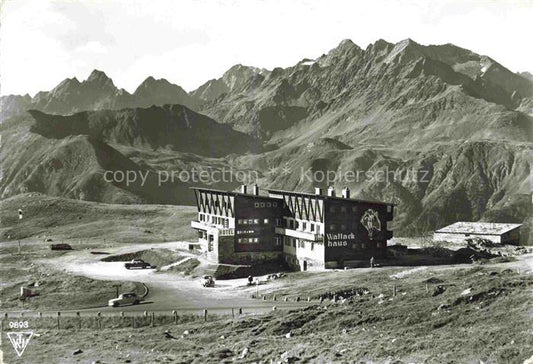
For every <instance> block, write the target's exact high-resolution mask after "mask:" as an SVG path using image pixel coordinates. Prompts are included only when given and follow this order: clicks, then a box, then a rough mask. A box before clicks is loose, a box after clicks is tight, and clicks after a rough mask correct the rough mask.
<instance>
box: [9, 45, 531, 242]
mask: <svg viewBox="0 0 533 364" xmlns="http://www.w3.org/2000/svg"><path fill="white" fill-rule="evenodd" d="M0 106H1V107H2V120H3V122H2V123H1V124H0V132H1V133H2V135H3V143H2V148H1V149H0V155H1V158H2V164H3V165H2V169H3V178H2V180H1V181H0V194H1V196H2V197H7V196H11V195H13V194H17V193H20V192H26V191H39V192H44V193H48V194H53V195H64V196H68V197H71V198H81V199H87V200H94V201H102V202H121V203H132V202H143V203H185V204H190V203H193V201H192V199H191V198H190V196H189V195H190V193H189V192H188V191H187V189H186V188H187V187H189V186H190V185H197V184H198V183H193V182H191V181H173V182H172V183H167V184H165V185H164V187H161V186H159V185H158V184H157V183H156V182H157V181H156V175H157V174H158V173H161V172H162V171H163V172H165V173H170V172H172V171H191V170H206V171H207V170H209V171H213V170H218V171H222V170H230V171H231V173H232V174H233V175H234V174H236V173H238V172H246V173H247V175H254V176H256V178H253V181H255V182H258V183H259V184H260V185H261V186H264V187H272V188H281V189H289V190H307V191H310V190H312V188H313V187H314V186H316V185H320V186H322V187H325V186H326V185H327V184H328V181H326V180H318V179H316V178H315V179H314V180H313V179H310V178H309V177H308V176H310V175H311V176H315V177H316V176H321V175H326V174H327V173H330V174H335V176H336V178H337V179H335V180H332V181H329V182H330V184H333V185H335V187H336V188H338V189H340V188H342V187H344V186H348V187H350V188H351V190H352V191H353V192H352V194H353V195H355V197H361V198H373V199H379V200H385V201H391V202H394V203H396V204H397V205H398V207H397V214H396V216H395V218H394V226H393V229H394V230H396V232H397V234H400V235H402V234H407V235H410V234H420V233H424V232H427V231H431V230H433V229H435V228H439V227H442V226H444V225H446V224H449V223H452V222H455V221H457V220H464V221H477V220H486V221H495V222H498V221H500V222H522V223H524V228H523V229H522V231H523V235H524V239H528V238H529V239H530V241H533V239H531V238H530V236H531V233H532V231H533V230H532V229H531V227H532V225H533V223H532V216H533V214H532V199H531V190H532V186H533V179H532V173H531V170H532V164H533V81H532V76H531V74H529V73H527V72H523V73H520V74H519V73H513V72H511V71H510V70H508V69H507V68H505V67H504V66H503V65H501V64H499V63H498V62H496V61H495V60H493V59H491V58H490V57H487V56H482V55H478V54H476V53H474V52H472V51H469V50H467V49H463V48H460V47H457V46H454V45H452V44H445V45H430V46H423V45H420V44H418V43H416V42H414V41H413V40H410V39H407V40H405V41H402V42H399V43H396V44H393V43H389V42H386V41H384V40H378V41H376V42H375V43H373V44H370V45H369V46H368V47H367V48H366V49H362V48H360V47H358V46H357V45H356V44H354V43H353V42H351V41H350V40H344V41H342V42H341V43H340V44H339V45H338V46H337V47H336V48H334V49H332V50H330V51H329V52H328V53H326V54H323V55H322V56H320V57H318V58H316V59H303V60H301V61H300V62H298V63H297V64H295V65H294V66H291V67H287V68H274V69H272V70H265V69H260V68H255V67H248V66H243V65H236V66H234V67H232V68H230V69H229V70H228V71H227V72H225V73H224V74H223V75H222V76H221V77H220V78H218V79H213V80H209V81H207V82H206V83H205V84H203V85H202V86H200V87H199V88H198V89H196V90H194V91H192V92H190V93H187V92H185V91H184V90H183V89H182V88H181V87H179V86H177V85H173V84H171V83H170V82H168V81H166V80H164V79H161V80H155V79H154V78H152V77H149V78H147V79H146V80H145V81H144V82H143V83H142V84H141V85H139V87H138V88H137V89H136V90H135V92H134V93H133V94H129V93H128V92H126V91H125V90H123V89H118V88H117V87H116V86H115V85H114V83H113V81H112V80H111V79H109V78H108V77H107V76H106V75H105V74H104V73H103V72H101V71H94V72H93V73H91V75H90V76H89V78H88V79H87V80H85V81H82V82H79V81H78V80H77V79H75V78H72V79H67V80H64V81H63V82H61V83H60V84H59V85H58V86H57V87H55V88H54V89H53V90H51V91H49V92H40V93H38V94H37V95H36V96H35V97H33V98H32V97H30V96H28V95H24V96H21V95H10V96H3V97H2V98H1V99H0ZM28 110H31V111H28ZM109 169H112V170H129V169H138V170H143V171H149V172H150V173H149V175H150V176H151V177H150V178H152V179H151V182H150V183H146V184H144V185H140V184H134V185H131V186H125V185H124V184H120V183H111V184H110V183H105V182H103V180H102V174H103V172H104V171H105V170H109ZM252 172H253V173H252ZM353 172H357V173H359V172H361V173H362V175H364V176H365V178H363V179H360V178H359V179H357V180H353V179H347V178H343V176H344V177H345V176H347V175H348V174H350V173H352V174H353ZM380 173H381V175H387V174H388V175H389V176H390V175H393V174H394V173H396V174H395V175H394V178H392V179H391V178H389V179H388V180H382V179H378V178H375V176H377V175H380ZM368 176H374V178H368ZM398 176H400V177H398ZM402 176H403V177H402ZM405 176H410V177H408V178H407V177H405ZM413 176H414V177H413ZM422 177H423V178H422ZM250 181H251V180H250ZM239 183H240V181H239V182H237V181H235V180H231V181H229V182H228V181H222V182H221V181H219V182H205V183H204V184H207V185H211V186H214V187H217V188H235V187H236V186H237V185H238V184H239Z"/></svg>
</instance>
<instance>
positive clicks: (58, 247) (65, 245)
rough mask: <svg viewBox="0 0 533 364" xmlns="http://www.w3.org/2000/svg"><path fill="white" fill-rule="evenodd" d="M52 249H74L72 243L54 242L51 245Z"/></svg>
mask: <svg viewBox="0 0 533 364" xmlns="http://www.w3.org/2000/svg"><path fill="white" fill-rule="evenodd" d="M50 249H52V250H72V247H71V246H70V244H52V245H50Z"/></svg>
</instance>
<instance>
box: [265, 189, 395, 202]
mask: <svg viewBox="0 0 533 364" xmlns="http://www.w3.org/2000/svg"><path fill="white" fill-rule="evenodd" d="M267 191H268V193H269V194H270V193H271V194H274V195H291V196H306V197H314V198H320V199H323V200H325V199H332V200H343V201H352V202H360V203H369V204H376V205H389V206H396V205H395V204H393V203H390V202H383V201H373V200H360V199H355V198H344V197H341V196H328V195H327V194H320V195H317V194H314V193H308V192H295V191H283V190H267Z"/></svg>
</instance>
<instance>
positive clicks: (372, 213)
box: [361, 209, 381, 239]
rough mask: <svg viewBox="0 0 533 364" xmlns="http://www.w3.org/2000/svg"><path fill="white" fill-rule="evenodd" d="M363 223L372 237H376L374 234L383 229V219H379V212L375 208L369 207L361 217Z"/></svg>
mask: <svg viewBox="0 0 533 364" xmlns="http://www.w3.org/2000/svg"><path fill="white" fill-rule="evenodd" d="M361 224H363V226H364V227H365V229H366V231H368V236H369V237H370V239H372V238H373V237H374V234H376V233H378V232H380V231H381V221H379V214H378V212H377V211H376V210H374V209H368V210H366V211H365V213H364V214H363V217H362V218H361Z"/></svg>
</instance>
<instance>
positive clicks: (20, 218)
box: [18, 209, 22, 255]
mask: <svg viewBox="0 0 533 364" xmlns="http://www.w3.org/2000/svg"><path fill="white" fill-rule="evenodd" d="M18 213H19V220H22V209H19V210H18ZM19 255H20V240H19Z"/></svg>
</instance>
